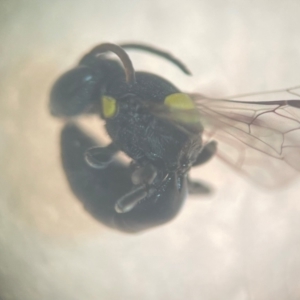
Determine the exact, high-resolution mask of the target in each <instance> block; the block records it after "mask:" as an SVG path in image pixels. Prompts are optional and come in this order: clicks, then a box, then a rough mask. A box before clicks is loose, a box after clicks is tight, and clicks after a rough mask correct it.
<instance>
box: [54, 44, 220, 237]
mask: <svg viewBox="0 0 300 300" xmlns="http://www.w3.org/2000/svg"><path fill="white" fill-rule="evenodd" d="M125 71H126V69H125ZM125 71H124V68H123V67H122V66H121V65H120V64H119V63H118V62H117V61H116V60H113V59H110V58H108V57H107V56H106V55H101V56H99V53H98V52H97V51H94V50H92V51H91V52H90V53H88V54H87V55H85V56H84V57H83V58H82V59H81V61H80V62H79V65H78V66H77V67H76V68H74V69H73V70H71V71H69V72H67V73H65V74H64V75H62V76H61V77H60V78H59V79H58V80H57V82H56V83H55V84H54V86H53V88H52V91H51V97H50V98H51V100H50V109H51V112H52V114H53V115H54V116H57V117H74V116H79V115H82V114H85V113H98V114H100V116H102V117H104V118H105V113H104V112H103V109H102V106H101V98H102V97H103V96H104V95H105V96H108V97H111V98H113V99H115V100H116V104H117V113H116V114H115V115H114V116H113V117H109V118H105V120H106V125H105V126H106V130H107V133H108V134H109V136H110V137H111V139H112V144H111V145H109V146H107V147H102V148H91V150H88V152H87V153H86V158H87V162H88V164H89V165H90V166H89V165H86V167H88V168H90V170H91V172H96V173H97V172H98V173H97V175H95V176H96V177H97V176H98V181H99V182H101V181H103V180H104V178H106V177H105V176H106V174H107V178H109V182H110V183H111V185H112V186H113V185H115V187H116V189H117V186H118V185H122V182H127V184H126V185H127V192H126V193H124V195H123V196H122V195H118V198H115V199H109V201H106V200H104V198H105V197H104V198H103V195H105V194H106V193H107V189H108V187H109V185H108V184H103V185H102V186H101V189H98V191H99V195H98V197H99V203H104V202H105V203H106V204H105V205H104V206H103V207H102V208H103V212H105V213H104V214H103V213H102V214H101V215H102V218H100V219H102V221H103V220H104V219H103V216H104V215H105V219H106V221H104V223H106V224H107V225H109V226H112V227H115V228H118V229H120V230H123V231H128V232H137V231H140V230H144V229H146V228H150V227H153V226H157V225H159V224H162V223H165V222H167V221H169V220H171V219H172V218H174V216H175V215H176V214H177V213H178V212H179V210H180V208H181V206H182V204H183V202H184V200H185V198H186V195H187V190H188V186H190V188H192V189H193V188H194V190H198V192H200V193H207V192H208V189H207V188H205V187H204V186H202V185H201V184H199V183H190V182H189V181H188V177H187V176H188V171H189V170H190V168H191V167H192V166H193V165H198V164H201V163H203V162H205V161H206V160H208V159H209V158H210V157H211V156H212V155H213V154H214V151H215V144H211V145H210V146H209V147H206V148H203V147H202V142H201V127H199V128H200V129H199V131H197V132H189V131H188V130H182V126H181V127H178V126H176V125H174V123H172V122H170V121H169V120H166V119H164V118H160V117H158V116H156V115H155V113H153V111H152V110H151V109H150V108H151V107H152V106H151V104H154V105H158V106H157V107H159V105H161V106H163V104H164V100H165V98H166V97H167V96H169V95H172V94H176V93H180V91H179V90H178V89H177V88H176V87H175V86H174V85H173V84H171V83H170V82H168V81H167V80H165V79H163V78H162V77H160V76H157V75H154V74H150V73H146V72H135V74H134V75H135V77H134V80H132V81H131V82H130V81H129V80H128V78H127V75H128V74H126V72H125ZM90 147H91V145H87V148H90ZM64 148H65V147H62V151H64ZM86 150H87V149H86ZM117 151H123V152H125V153H126V154H127V155H128V156H129V157H130V158H131V159H132V160H133V163H132V164H131V165H130V166H129V167H128V168H127V172H128V173H127V175H126V176H125V177H126V178H125V177H124V178H123V179H120V178H118V176H117V175H116V174H117V173H115V177H114V176H113V177H109V175H108V174H111V171H112V170H116V164H119V163H117V162H116V161H115V160H113V155H114V154H115V153H116V152H117ZM82 156H83V155H82ZM66 159H67V157H66V155H65V153H63V160H66ZM64 166H65V162H64ZM92 167H93V168H92ZM65 170H66V173H67V175H68V178H69V175H70V174H69V173H68V170H67V169H66V168H65ZM149 174H150V175H149ZM130 178H131V180H130ZM95 179H96V181H97V178H95ZM104 181H105V180H104ZM121 181H122V182H121ZM128 182H131V186H130V187H128ZM70 183H71V185H72V182H70ZM195 187H196V188H195ZM105 189H106V190H105ZM115 197H116V196H115ZM101 198H102V199H101ZM105 199H106V198H105ZM100 206H101V205H100ZM107 220H109V221H107Z"/></svg>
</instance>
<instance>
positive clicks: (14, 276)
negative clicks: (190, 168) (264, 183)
mask: <svg viewBox="0 0 300 300" xmlns="http://www.w3.org/2000/svg"><path fill="white" fill-rule="evenodd" d="M299 18H300V2H299V1H298V0H286V1H271V0H260V1H222V0H209V1H208V0H185V1H179V0H177V1H174V0H173V1H172V0H164V1H162V0H152V1H138V0H133V1H124V0H123V1H121V0H110V1H104V0H90V1H89V0H87V1H70V0H67V1H57V0H54V1H37V0H36V1H3V0H2V1H1V2H0V22H1V27H0V37H1V43H0V53H1V54H0V55H1V58H0V115H1V118H0V169H1V174H0V298H1V299H3V300H6V299H12V300H19V299H20V300H27V299H28V300H35V299H37V300H41V299H43V300H44V299H45V300H48V299H49V300H50V299H61V300H75V299H88V300H93V299H97V300H98V299H105V300H108V299H149V300H150V299H151V300H152V299H153V300H154V299H157V300H160V299H161V300H162V299H173V300H177V299H178V300H181V299H190V300H193V299H197V300H198V299H203V300H212V299H220V300H221V299H222V300H225V299H228V300H229V299H230V300H248V299H249V300H250V299H251V300H258V299H262V300H269V299H270V300H277V299H278V300H282V299H291V300H292V299H293V300H294V299H295V300H296V299H300V201H299V198H300V197H299V191H300V188H299V182H300V181H299V179H298V181H297V180H296V181H295V182H294V184H292V185H290V186H289V187H287V188H284V189H281V190H278V191H276V192H273V193H272V192H267V191H263V190H260V189H259V188H257V187H256V186H254V185H253V184H252V183H251V182H249V181H247V180H246V179H244V178H241V177H239V176H238V175H237V174H235V173H234V172H233V171H232V170H231V169H230V168H228V167H227V166H225V165H223V164H222V163H221V162H219V161H217V160H213V161H212V162H211V163H210V164H208V165H207V166H205V167H203V168H199V169H197V170H196V171H195V172H194V173H193V176H195V177H198V178H202V179H205V180H206V181H207V182H209V183H210V184H211V185H212V186H214V188H215V192H214V194H213V195H212V196H210V197H202V198H197V197H190V198H189V200H188V201H187V203H186V205H185V207H184V209H183V210H182V212H181V213H180V215H179V216H178V217H177V218H176V219H175V220H174V221H173V222H171V223H169V224H166V225H164V226H161V227H158V228H155V229H152V230H150V231H147V232H145V233H142V234H139V235H133V236H132V235H126V234H122V233H119V232H116V231H113V230H111V229H108V228H106V227H105V226H104V225H101V224H100V223H98V222H97V221H95V220H94V219H93V218H92V217H91V216H90V215H89V214H88V213H87V212H85V211H84V209H83V208H82V206H81V205H80V203H79V202H78V201H77V200H76V198H75V196H73V194H72V193H71V192H70V190H69V187H68V184H67V181H66V179H65V177H64V174H63V171H62V168H61V164H60V158H59V144H58V142H59V133H60V129H61V127H62V123H61V122H60V121H58V120H55V119H53V118H51V117H50V115H49V114H48V111H47V101H48V93H49V89H50V87H51V84H52V83H53V81H54V80H55V79H56V78H57V76H58V75H59V74H61V73H62V72H63V71H65V70H67V69H68V68H70V67H71V66H72V65H74V64H75V62H77V60H78V59H79V58H80V57H81V55H82V54H83V53H85V52H86V51H88V50H89V49H90V48H91V47H93V46H94V45H96V44H98V43H101V42H106V41H109V42H116V43H118V42H124V41H140V42H147V43H150V44H153V45H156V46H159V47H160V48H163V49H166V50H168V51H170V52H172V53H173V54H174V55H176V56H177V57H180V58H181V59H182V60H183V61H184V62H185V63H186V64H187V65H188V66H189V67H190V69H191V70H192V72H193V74H194V77H193V78H189V77H186V76H185V75H182V74H181V73H180V72H179V71H178V70H177V69H176V68H175V67H174V66H172V65H170V64H169V63H168V62H164V61H163V60H161V59H159V58H155V57H153V58H152V57H151V56H148V55H145V54H143V55H141V54H132V55H131V57H132V58H133V61H134V65H135V67H136V68H137V69H145V70H149V71H152V72H155V73H158V74H160V75H161V76H164V77H166V78H168V79H170V80H172V81H173V82H174V83H175V84H176V85H177V86H178V87H180V88H181V89H183V90H187V91H192V92H196V91H198V92H201V93H206V94H210V95H215V96H223V95H228V94H235V93H242V92H255V91H264V90H270V89H278V88H287V87H290V86H294V85H298V84H300V29H299V28H300V27H299ZM98 125H99V124H97V125H96V126H98Z"/></svg>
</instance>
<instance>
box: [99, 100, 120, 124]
mask: <svg viewBox="0 0 300 300" xmlns="http://www.w3.org/2000/svg"><path fill="white" fill-rule="evenodd" d="M101 100H102V114H103V117H104V118H105V119H109V118H112V117H113V116H114V115H115V114H116V113H117V108H118V106H117V101H116V99H115V98H113V97H109V96H102V99H101Z"/></svg>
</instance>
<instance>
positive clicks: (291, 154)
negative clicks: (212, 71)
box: [191, 89, 300, 187]
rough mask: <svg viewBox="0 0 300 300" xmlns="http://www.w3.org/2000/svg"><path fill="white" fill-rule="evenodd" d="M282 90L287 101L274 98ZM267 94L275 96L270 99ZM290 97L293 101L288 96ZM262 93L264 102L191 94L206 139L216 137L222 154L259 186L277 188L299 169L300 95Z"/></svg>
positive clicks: (219, 153) (221, 156) (221, 155)
mask: <svg viewBox="0 0 300 300" xmlns="http://www.w3.org/2000/svg"><path fill="white" fill-rule="evenodd" d="M279 94H280V95H281V97H283V100H273V98H274V97H278V95H279ZM282 94H285V95H284V96H283V95H282ZM257 95H259V94H246V95H241V98H246V97H247V98H248V97H254V96H257ZM266 95H267V96H268V97H269V98H271V99H269V100H266V99H265V97H266ZM292 95H293V98H294V99H292V100H290V99H288V97H289V98H291V97H292ZM260 96H261V97H262V96H264V99H263V101H247V100H246V99H245V100H239V99H237V100H227V99H214V98H209V97H205V96H203V95H198V94H192V95H191V97H192V98H193V99H194V101H195V103H196V106H197V108H198V111H199V115H200V119H201V122H202V124H203V127H204V132H203V138H204V140H207V141H209V140H210V139H215V140H217V141H218V153H217V155H218V157H219V158H221V159H222V160H223V161H225V162H227V163H229V164H230V165H231V166H233V167H234V168H235V169H236V170H238V171H240V172H242V173H244V174H246V175H248V176H249V177H250V178H252V179H253V180H255V181H256V182H258V183H259V184H261V185H264V186H268V187H274V186H278V185H282V184H284V183H285V182H287V181H289V180H291V179H292V178H293V177H295V175H296V174H297V173H298V172H300V97H299V95H298V94H297V93H296V92H295V89H288V90H280V91H276V92H273V93H272V95H271V93H268V94H267V93H265V94H264V95H262V94H260ZM272 97H273V98H272ZM277 99H278V98H277ZM287 99H288V100H287Z"/></svg>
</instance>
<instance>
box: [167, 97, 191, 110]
mask: <svg viewBox="0 0 300 300" xmlns="http://www.w3.org/2000/svg"><path fill="white" fill-rule="evenodd" d="M164 103H165V105H166V106H168V107H170V108H175V109H179V110H189V109H195V104H194V102H193V100H192V99H191V98H190V97H189V96H188V95H187V94H183V93H176V94H171V95H169V96H167V97H166V98H165V102H164Z"/></svg>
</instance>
